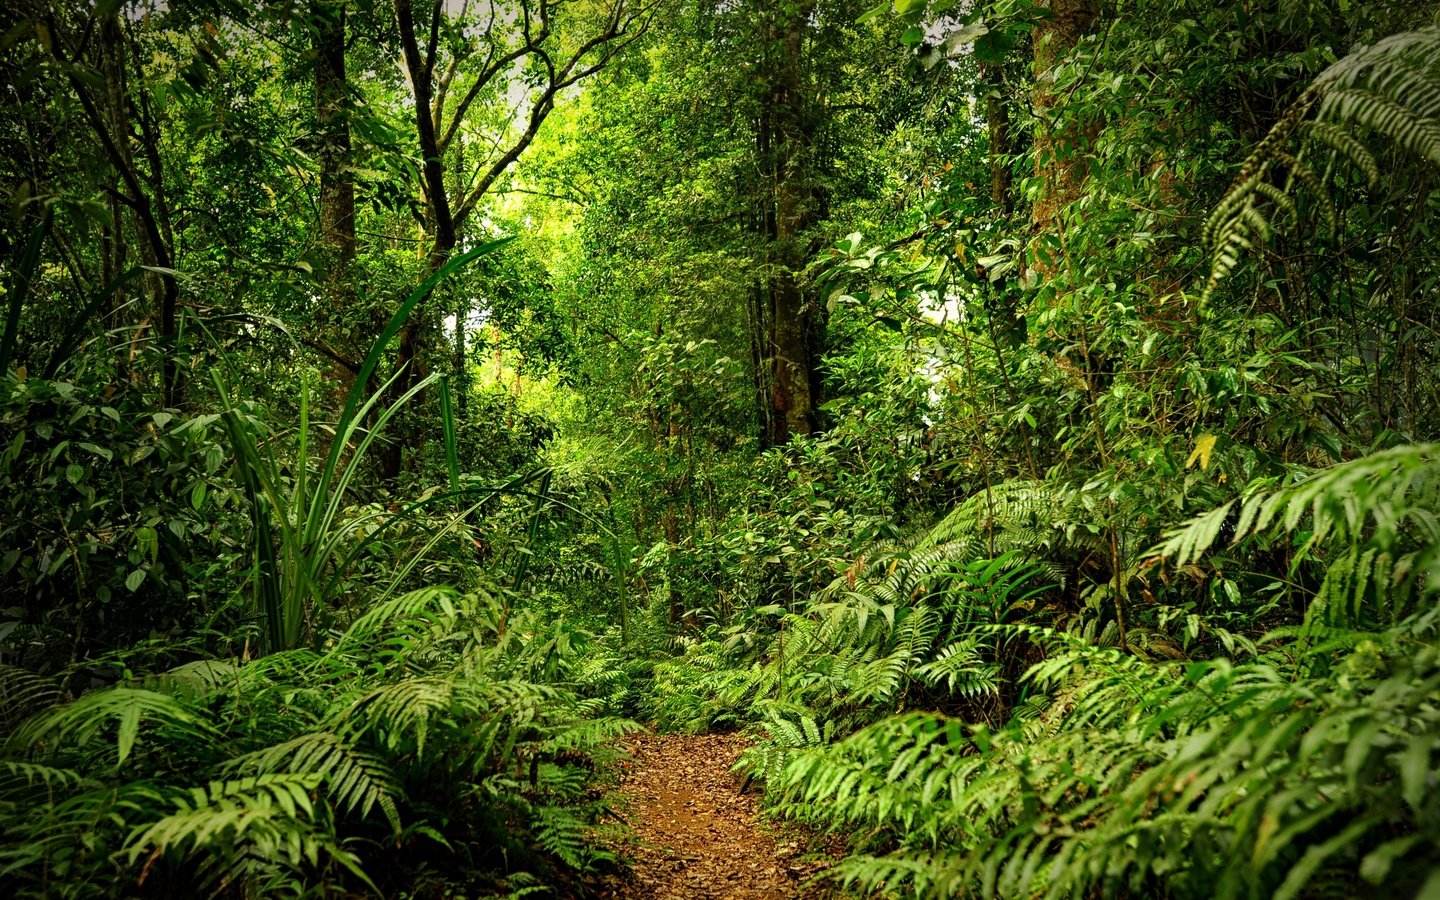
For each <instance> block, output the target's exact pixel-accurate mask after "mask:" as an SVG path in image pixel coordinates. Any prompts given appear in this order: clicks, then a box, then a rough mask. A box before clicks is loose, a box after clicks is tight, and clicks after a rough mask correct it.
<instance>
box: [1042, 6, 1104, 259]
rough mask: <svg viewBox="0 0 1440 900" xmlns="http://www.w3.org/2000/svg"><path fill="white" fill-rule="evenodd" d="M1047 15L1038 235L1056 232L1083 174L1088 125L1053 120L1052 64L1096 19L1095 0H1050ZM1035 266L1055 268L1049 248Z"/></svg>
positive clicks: (1054, 113)
mask: <svg viewBox="0 0 1440 900" xmlns="http://www.w3.org/2000/svg"><path fill="white" fill-rule="evenodd" d="M1049 7H1050V17H1049V18H1048V19H1045V20H1043V21H1042V22H1041V23H1040V26H1039V27H1038V28H1037V29H1036V31H1035V69H1034V72H1035V92H1034V103H1033V106H1034V110H1035V116H1036V119H1037V121H1036V125H1035V177H1036V178H1038V179H1039V180H1040V196H1039V197H1038V198H1037V199H1036V201H1035V205H1034V208H1033V209H1032V211H1031V224H1032V226H1033V228H1034V230H1035V232H1036V234H1037V235H1045V234H1052V233H1055V232H1058V231H1059V229H1060V227H1061V225H1062V224H1063V223H1062V222H1061V221H1060V220H1061V214H1062V213H1063V211H1064V209H1065V207H1066V206H1067V205H1069V204H1070V203H1071V202H1073V201H1074V200H1075V199H1076V198H1077V197H1078V196H1079V195H1080V186H1081V184H1083V183H1084V180H1085V169H1086V167H1085V161H1084V157H1083V156H1082V155H1081V154H1082V151H1083V144H1084V142H1085V139H1086V138H1087V137H1088V136H1090V132H1089V130H1088V129H1087V128H1086V127H1085V126H1084V125H1083V124H1082V123H1078V122H1074V121H1071V122H1067V123H1060V122H1057V121H1056V114H1057V112H1059V110H1058V108H1057V100H1058V99H1059V98H1058V97H1057V96H1056V93H1055V88H1054V79H1055V76H1054V69H1055V66H1056V64H1057V63H1058V62H1059V61H1060V60H1061V59H1063V58H1064V57H1065V55H1066V54H1067V53H1069V52H1070V51H1071V50H1073V49H1074V48H1075V46H1076V45H1077V44H1079V43H1080V39H1081V38H1082V37H1084V36H1085V34H1086V33H1087V32H1088V31H1089V30H1090V28H1091V26H1093V25H1094V24H1095V19H1096V17H1097V15H1098V11H1097V5H1096V2H1095V0H1050V3H1049ZM1036 267H1037V268H1038V269H1039V270H1040V272H1041V274H1042V275H1044V276H1046V277H1053V276H1054V275H1055V274H1056V272H1058V270H1059V266H1058V262H1057V259H1056V257H1055V254H1054V253H1053V252H1048V251H1044V250H1042V252H1041V253H1040V254H1039V258H1038V260H1037V265H1036Z"/></svg>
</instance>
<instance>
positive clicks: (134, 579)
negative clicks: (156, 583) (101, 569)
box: [125, 569, 145, 594]
mask: <svg viewBox="0 0 1440 900" xmlns="http://www.w3.org/2000/svg"><path fill="white" fill-rule="evenodd" d="M144 580H145V570H144V569H136V570H135V571H133V572H131V573H130V575H129V576H128V577H127V578H126V579H125V587H126V588H128V589H129V591H130V593H132V594H133V593H135V592H136V591H138V590H139V589H140V583H141V582H143V581H144Z"/></svg>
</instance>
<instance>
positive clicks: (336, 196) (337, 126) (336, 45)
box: [310, 0, 357, 410]
mask: <svg viewBox="0 0 1440 900" xmlns="http://www.w3.org/2000/svg"><path fill="white" fill-rule="evenodd" d="M310 15H311V21H312V23H313V26H314V36H313V44H312V49H313V51H314V55H315V124H316V131H317V132H318V135H319V138H320V141H319V154H318V156H319V160H320V247H321V252H322V254H323V257H324V272H323V278H324V282H323V294H322V303H323V304H324V309H323V310H322V311H321V314H320V316H318V317H317V318H318V319H319V320H320V321H321V322H324V323H328V324H329V326H330V327H329V328H327V329H325V330H326V331H328V332H329V333H328V334H323V335H322V339H323V340H324V341H325V343H326V344H327V346H328V347H329V348H330V349H331V350H333V351H334V357H332V359H331V365H330V378H331V385H330V387H331V395H332V403H333V405H334V406H335V408H336V409H337V410H338V409H340V408H341V407H343V405H344V402H345V397H346V396H347V395H348V394H349V393H350V388H351V387H352V386H353V384H354V382H355V374H356V369H357V365H356V363H357V360H355V354H354V352H353V348H351V347H350V346H348V344H349V342H348V341H346V340H344V338H343V337H340V335H343V334H344V333H345V332H346V331H347V329H346V328H345V325H346V324H349V326H350V329H352V330H353V329H354V326H355V324H356V323H354V322H348V323H347V321H346V320H347V319H349V318H352V317H353V316H354V315H355V313H356V310H355V283H354V279H353V277H352V276H353V273H352V271H351V269H352V266H353V264H354V262H355V250H356V241H355V179H354V176H352V175H351V174H350V168H349V164H350V119H349V109H348V106H349V104H348V100H347V96H346V94H347V92H348V86H347V83H346V80H345V3H344V0H340V2H336V0H313V2H312V3H311V7H310Z"/></svg>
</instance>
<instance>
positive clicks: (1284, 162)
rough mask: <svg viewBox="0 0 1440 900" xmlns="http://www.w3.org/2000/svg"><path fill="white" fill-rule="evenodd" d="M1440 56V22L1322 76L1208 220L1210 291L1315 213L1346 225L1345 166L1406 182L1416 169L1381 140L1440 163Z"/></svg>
mask: <svg viewBox="0 0 1440 900" xmlns="http://www.w3.org/2000/svg"><path fill="white" fill-rule="evenodd" d="M1437 60H1440V26H1433V25H1432V26H1430V27H1427V28H1421V29H1418V30H1416V31H1408V32H1402V33H1400V34H1396V35H1392V36H1390V37H1387V38H1385V39H1383V40H1380V41H1378V42H1376V43H1375V44H1373V45H1372V46H1369V47H1364V48H1362V49H1360V50H1358V51H1356V52H1354V53H1351V54H1350V55H1348V56H1346V57H1345V58H1343V59H1341V60H1340V61H1339V62H1336V63H1335V64H1333V65H1332V66H1330V68H1328V69H1326V70H1325V71H1324V72H1323V73H1321V75H1320V76H1319V77H1318V78H1316V79H1315V81H1314V82H1313V83H1312V84H1311V86H1310V87H1309V89H1307V90H1306V91H1305V93H1304V95H1303V96H1302V97H1301V98H1300V99H1299V100H1298V101H1296V102H1295V103H1294V104H1293V105H1292V106H1291V107H1290V108H1289V109H1288V110H1287V111H1286V112H1285V114H1284V115H1283V116H1281V118H1280V121H1279V122H1277V123H1276V125H1275V126H1274V127H1273V128H1272V129H1271V130H1270V133H1269V134H1268V135H1267V136H1266V137H1265V139H1264V140H1262V141H1261V142H1260V143H1259V144H1258V145H1257V146H1256V147H1255V149H1254V150H1253V151H1252V152H1251V153H1250V155H1249V156H1248V157H1247V158H1246V160H1245V161H1244V163H1242V164H1241V166H1240V171H1239V173H1238V174H1237V175H1236V177H1235V181H1234V183H1233V184H1232V185H1231V187H1230V189H1229V190H1228V191H1227V192H1226V193H1225V195H1224V197H1223V198H1222V199H1221V200H1220V202H1219V203H1218V204H1217V205H1216V207H1215V209H1214V212H1213V213H1212V214H1211V216H1210V218H1209V220H1208V221H1207V223H1206V226H1205V230H1204V239H1205V242H1206V244H1207V245H1208V246H1210V247H1211V248H1212V262H1211V269H1210V278H1209V283H1208V285H1207V293H1208V292H1210V291H1213V290H1214V289H1215V288H1216V287H1217V286H1218V285H1219V283H1220V282H1221V281H1222V280H1224V279H1225V278H1226V277H1227V276H1228V275H1230V274H1231V273H1232V272H1233V271H1234V270H1235V268H1236V267H1237V266H1238V265H1239V263H1240V260H1241V258H1242V255H1243V254H1244V253H1245V252H1246V251H1248V250H1250V249H1252V248H1254V247H1255V246H1256V245H1257V244H1261V243H1264V242H1265V241H1267V240H1269V239H1270V238H1271V236H1272V235H1273V234H1276V233H1277V232H1283V231H1290V230H1294V229H1296V228H1298V227H1299V226H1300V225H1301V224H1302V222H1303V221H1304V220H1306V219H1307V218H1308V217H1310V216H1313V217H1314V218H1316V219H1318V221H1319V223H1320V225H1321V228H1322V230H1323V231H1328V232H1330V233H1335V232H1337V231H1338V230H1339V229H1340V211H1339V209H1338V206H1337V204H1336V201H1335V198H1334V197H1333V196H1332V194H1333V192H1334V191H1333V189H1332V187H1331V185H1332V184H1333V183H1334V182H1335V181H1336V180H1337V179H1341V183H1342V184H1343V183H1344V178H1343V175H1344V173H1346V172H1356V173H1358V174H1359V175H1360V176H1361V178H1362V179H1363V181H1364V184H1365V185H1366V186H1367V187H1369V188H1371V189H1374V188H1378V187H1379V186H1380V185H1381V183H1382V181H1383V180H1384V179H1383V178H1382V174H1384V175H1389V176H1390V177H1392V178H1395V179H1397V181H1396V183H1397V184H1399V183H1400V182H1399V181H1398V179H1399V178H1403V177H1407V176H1408V173H1406V171H1405V169H1404V168H1403V167H1399V166H1393V165H1390V164H1389V163H1386V164H1382V161H1381V160H1382V157H1381V156H1379V155H1377V151H1376V150H1374V149H1372V147H1371V145H1372V144H1373V143H1374V140H1375V139H1380V140H1383V141H1384V142H1385V144H1386V147H1387V148H1395V149H1397V150H1399V151H1401V153H1402V154H1404V155H1406V156H1408V157H1410V158H1412V159H1414V160H1417V161H1418V163H1419V165H1421V166H1425V167H1429V168H1431V169H1432V170H1433V168H1434V167H1435V166H1440V63H1437ZM1302 191H1303V197H1302V196H1301V194H1302ZM1402 191H1403V185H1402ZM1302 204H1305V205H1304V206H1302Z"/></svg>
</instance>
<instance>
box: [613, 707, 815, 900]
mask: <svg viewBox="0 0 1440 900" xmlns="http://www.w3.org/2000/svg"><path fill="white" fill-rule="evenodd" d="M746 746H748V742H747V741H746V740H745V738H744V737H742V736H741V735H735V734H704V735H682V734H649V733H646V734H638V735H634V736H632V737H630V738H628V739H627V740H626V741H625V748H626V749H627V750H628V751H629V752H630V753H631V758H630V759H628V760H626V762H625V763H624V764H623V766H624V768H623V772H622V775H621V781H620V794H621V797H622V798H623V800H624V804H625V805H624V806H623V809H624V815H625V816H626V818H627V820H628V822H629V824H630V826H631V828H632V829H633V831H634V834H635V845H634V846H633V847H631V848H629V855H630V856H631V857H632V858H633V859H634V866H633V867H632V868H631V869H630V871H629V872H628V873H627V874H626V876H625V877H624V878H623V879H620V880H618V881H616V882H614V883H612V884H611V885H609V886H608V887H607V888H606V890H605V892H604V896H606V897H610V898H617V900H619V898H626V900H629V898H636V900H642V898H643V900H681V898H685V900H719V898H726V900H729V898H735V900H792V898H804V900H810V898H816V897H820V896H822V892H821V891H820V890H819V889H816V888H812V887H807V886H805V885H804V884H803V882H804V881H805V880H806V879H808V878H809V877H810V876H811V875H813V874H814V873H815V872H816V871H818V870H819V869H820V868H821V867H822V864H821V863H819V862H815V861H812V860H801V859H800V858H799V857H800V855H801V854H802V853H804V852H805V849H804V846H803V845H804V839H803V838H798V837H796V838H790V837H787V836H786V835H785V834H784V832H783V831H776V830H775V829H772V828H769V827H766V826H763V825H762V824H761V823H760V819H759V814H760V803H759V798H758V795H756V794H753V793H743V794H742V793H741V792H740V786H741V781H740V778H739V776H737V775H735V774H734V773H732V772H731V771H730V770H731V768H732V767H733V766H734V765H735V761H736V759H738V758H739V756H740V754H741V753H742V752H744V750H745V748H746Z"/></svg>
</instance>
